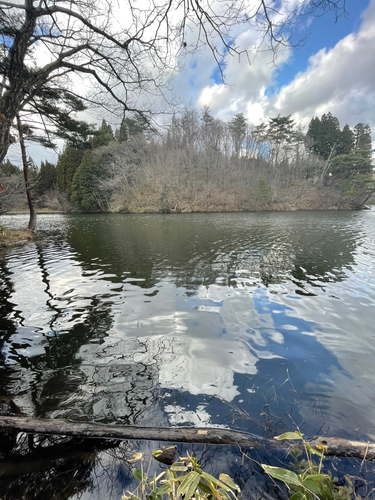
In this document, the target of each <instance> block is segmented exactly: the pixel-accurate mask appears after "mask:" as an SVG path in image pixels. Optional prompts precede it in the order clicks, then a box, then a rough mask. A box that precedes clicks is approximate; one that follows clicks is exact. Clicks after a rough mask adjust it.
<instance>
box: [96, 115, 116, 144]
mask: <svg viewBox="0 0 375 500" xmlns="http://www.w3.org/2000/svg"><path fill="white" fill-rule="evenodd" d="M93 135H94V137H93V139H92V147H93V148H99V147H100V146H108V144H109V143H110V142H111V141H113V140H114V138H115V137H114V135H113V131H112V127H111V125H109V123H107V122H106V121H105V120H104V119H103V120H102V124H101V126H100V129H99V130H98V131H97V132H94V134H93Z"/></svg>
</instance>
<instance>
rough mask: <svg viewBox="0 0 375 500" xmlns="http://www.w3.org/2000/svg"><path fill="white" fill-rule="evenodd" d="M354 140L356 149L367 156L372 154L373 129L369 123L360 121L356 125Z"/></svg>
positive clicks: (369, 156)
mask: <svg viewBox="0 0 375 500" xmlns="http://www.w3.org/2000/svg"><path fill="white" fill-rule="evenodd" d="M354 142H355V145H354V147H355V149H356V151H359V152H361V154H362V156H364V157H365V158H371V156H372V139H371V129H370V127H369V125H368V124H364V123H358V124H357V125H356V126H355V127H354Z"/></svg>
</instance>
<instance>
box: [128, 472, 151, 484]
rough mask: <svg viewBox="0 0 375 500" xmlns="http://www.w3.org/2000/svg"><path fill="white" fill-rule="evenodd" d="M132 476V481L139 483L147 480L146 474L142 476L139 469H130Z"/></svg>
mask: <svg viewBox="0 0 375 500" xmlns="http://www.w3.org/2000/svg"><path fill="white" fill-rule="evenodd" d="M132 474H133V476H134V479H136V480H137V481H139V482H140V483H141V482H142V480H143V481H148V480H149V478H148V477H147V475H146V474H144V473H143V472H142V471H141V469H132Z"/></svg>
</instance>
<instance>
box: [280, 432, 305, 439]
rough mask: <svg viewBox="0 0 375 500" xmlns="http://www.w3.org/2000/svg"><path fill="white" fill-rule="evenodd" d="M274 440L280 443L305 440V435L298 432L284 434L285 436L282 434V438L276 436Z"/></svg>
mask: <svg viewBox="0 0 375 500" xmlns="http://www.w3.org/2000/svg"><path fill="white" fill-rule="evenodd" d="M273 439H277V440H278V441H282V440H283V439H299V440H301V439H303V434H301V433H300V432H298V431H295V432H284V434H280V436H275V437H274V438H273Z"/></svg>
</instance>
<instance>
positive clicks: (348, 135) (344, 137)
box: [335, 124, 354, 155]
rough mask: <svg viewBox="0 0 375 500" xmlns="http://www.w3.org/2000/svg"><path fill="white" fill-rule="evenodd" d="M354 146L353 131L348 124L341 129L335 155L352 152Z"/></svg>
mask: <svg viewBox="0 0 375 500" xmlns="http://www.w3.org/2000/svg"><path fill="white" fill-rule="evenodd" d="M353 148H354V133H353V132H352V130H350V127H349V125H348V124H346V125H345V127H344V128H343V129H342V132H341V134H340V136H339V139H338V144H337V147H336V151H335V153H336V155H347V154H350V153H351V152H352V150H353Z"/></svg>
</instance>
